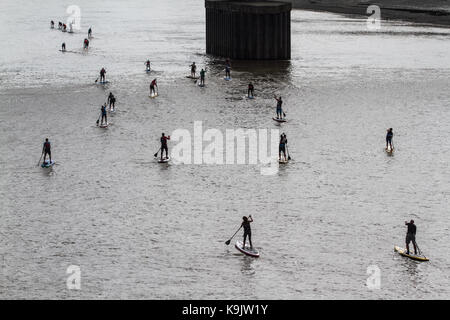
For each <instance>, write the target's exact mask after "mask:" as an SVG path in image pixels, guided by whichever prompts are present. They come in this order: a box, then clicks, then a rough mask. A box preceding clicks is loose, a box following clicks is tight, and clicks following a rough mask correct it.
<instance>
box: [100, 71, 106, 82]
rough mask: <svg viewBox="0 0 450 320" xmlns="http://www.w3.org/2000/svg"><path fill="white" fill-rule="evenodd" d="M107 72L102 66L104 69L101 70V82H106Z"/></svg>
mask: <svg viewBox="0 0 450 320" xmlns="http://www.w3.org/2000/svg"><path fill="white" fill-rule="evenodd" d="M105 74H106V70H105V68H102V70H100V82H106V78H105Z"/></svg>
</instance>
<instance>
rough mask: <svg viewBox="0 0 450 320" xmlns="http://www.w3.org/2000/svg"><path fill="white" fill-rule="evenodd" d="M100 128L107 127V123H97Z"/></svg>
mask: <svg viewBox="0 0 450 320" xmlns="http://www.w3.org/2000/svg"><path fill="white" fill-rule="evenodd" d="M99 127H100V128H108V124H101V125H99Z"/></svg>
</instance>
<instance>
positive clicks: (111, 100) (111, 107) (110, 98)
mask: <svg viewBox="0 0 450 320" xmlns="http://www.w3.org/2000/svg"><path fill="white" fill-rule="evenodd" d="M108 103H109V111H112V110H115V109H116V97H114V95H113V94H112V92H110V93H109V96H108Z"/></svg>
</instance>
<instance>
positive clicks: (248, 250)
mask: <svg viewBox="0 0 450 320" xmlns="http://www.w3.org/2000/svg"><path fill="white" fill-rule="evenodd" d="M242 244H243V242H242V241H241V240H238V241H236V244H235V245H234V247H235V248H236V249H238V250H239V251H240V252H242V253H243V254H246V255H248V256H250V257H254V258H258V257H259V252H258V250H256V249H255V248H253V249H251V248H250V244H248V242H247V241H246V242H245V248H243V247H242Z"/></svg>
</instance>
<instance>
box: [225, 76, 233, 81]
mask: <svg viewBox="0 0 450 320" xmlns="http://www.w3.org/2000/svg"><path fill="white" fill-rule="evenodd" d="M223 80H226V81H230V80H231V77H224V78H223Z"/></svg>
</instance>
